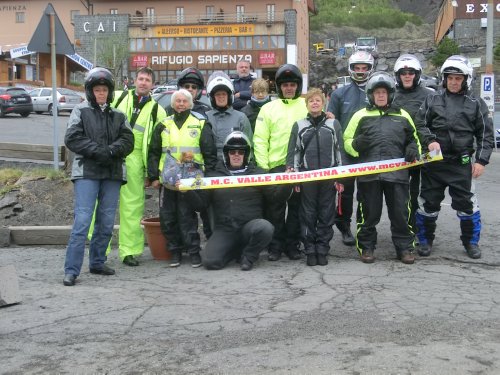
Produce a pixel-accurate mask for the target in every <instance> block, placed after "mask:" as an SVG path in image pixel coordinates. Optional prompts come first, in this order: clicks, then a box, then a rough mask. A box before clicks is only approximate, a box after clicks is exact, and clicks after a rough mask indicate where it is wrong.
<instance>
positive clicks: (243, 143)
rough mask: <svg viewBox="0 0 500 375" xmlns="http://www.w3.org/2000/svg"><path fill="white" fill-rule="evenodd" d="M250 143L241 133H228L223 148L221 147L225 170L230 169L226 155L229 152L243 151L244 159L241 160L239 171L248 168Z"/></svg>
mask: <svg viewBox="0 0 500 375" xmlns="http://www.w3.org/2000/svg"><path fill="white" fill-rule="evenodd" d="M250 145H251V143H250V140H249V139H248V137H247V136H246V135H245V134H244V133H243V132H241V131H239V130H237V131H233V132H232V133H230V134H229V135H228V136H227V137H226V140H225V141H224V146H223V147H222V157H223V159H224V165H225V166H226V168H227V169H231V166H230V164H229V156H228V153H229V151H230V150H243V151H245V157H244V159H243V166H242V167H241V169H244V168H246V167H247V166H248V160H249V158H250V151H251V146H250Z"/></svg>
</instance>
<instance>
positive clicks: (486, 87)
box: [483, 76, 493, 91]
mask: <svg viewBox="0 0 500 375" xmlns="http://www.w3.org/2000/svg"><path fill="white" fill-rule="evenodd" d="M492 88H493V85H492V84H491V77H489V76H485V77H483V91H491V90H492Z"/></svg>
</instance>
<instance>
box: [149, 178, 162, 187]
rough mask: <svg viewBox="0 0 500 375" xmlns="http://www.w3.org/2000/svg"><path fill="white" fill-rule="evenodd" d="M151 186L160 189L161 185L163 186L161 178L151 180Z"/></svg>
mask: <svg viewBox="0 0 500 375" xmlns="http://www.w3.org/2000/svg"><path fill="white" fill-rule="evenodd" d="M151 186H152V187H153V188H154V189H159V188H160V186H161V183H160V181H159V180H154V181H152V182H151Z"/></svg>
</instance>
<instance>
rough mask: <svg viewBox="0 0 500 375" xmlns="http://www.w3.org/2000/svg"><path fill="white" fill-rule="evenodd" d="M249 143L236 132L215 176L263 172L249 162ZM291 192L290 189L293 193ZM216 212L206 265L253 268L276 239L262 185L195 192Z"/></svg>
mask: <svg viewBox="0 0 500 375" xmlns="http://www.w3.org/2000/svg"><path fill="white" fill-rule="evenodd" d="M250 144H251V143H250V140H249V139H248V137H247V136H246V135H245V134H244V133H242V132H240V131H234V132H232V133H231V134H229V136H228V137H227V139H226V142H224V148H223V160H219V162H218V165H217V168H216V170H215V172H214V173H212V174H211V175H212V176H246V175H251V174H259V173H264V171H263V170H260V169H258V168H257V167H256V166H255V164H254V163H252V162H251V161H250V156H251V149H250ZM290 192H291V190H290ZM194 193H196V195H197V196H198V197H199V198H200V199H201V200H202V201H203V203H204V204H205V205H206V204H210V205H211V208H212V209H213V213H214V224H215V228H214V232H213V234H212V237H210V239H209V240H208V242H207V245H206V247H205V250H204V251H203V265H204V266H205V268H207V269H210V270H218V269H221V268H223V267H224V266H225V265H226V264H227V263H229V262H230V261H231V260H233V259H237V260H239V261H240V268H241V270H243V271H249V270H251V269H252V267H253V264H254V263H255V262H256V261H257V259H258V258H259V254H260V252H261V251H262V250H264V249H265V248H266V247H267V246H268V245H269V243H270V242H271V239H272V237H273V232H274V227H273V225H272V224H271V223H270V222H269V221H267V220H265V219H263V215H264V207H263V202H264V194H263V188H262V187H259V186H247V187H241V188H226V189H214V190H212V191H196V192H194Z"/></svg>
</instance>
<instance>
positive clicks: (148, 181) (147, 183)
mask: <svg viewBox="0 0 500 375" xmlns="http://www.w3.org/2000/svg"><path fill="white" fill-rule="evenodd" d="M150 186H151V180H150V179H149V178H148V177H146V178H145V179H144V187H146V188H147V187H150Z"/></svg>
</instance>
